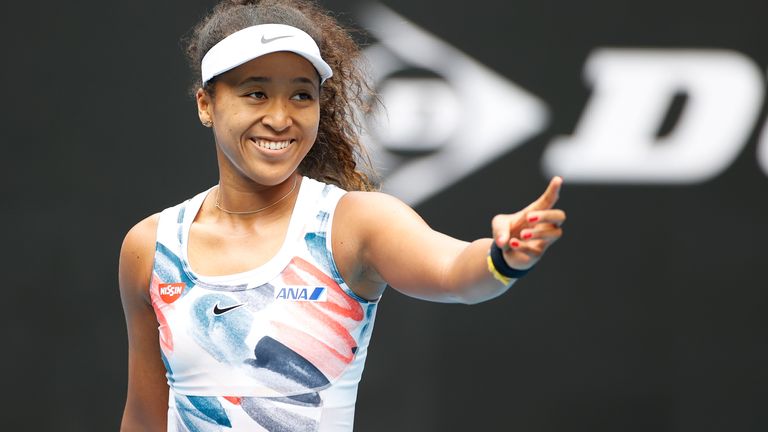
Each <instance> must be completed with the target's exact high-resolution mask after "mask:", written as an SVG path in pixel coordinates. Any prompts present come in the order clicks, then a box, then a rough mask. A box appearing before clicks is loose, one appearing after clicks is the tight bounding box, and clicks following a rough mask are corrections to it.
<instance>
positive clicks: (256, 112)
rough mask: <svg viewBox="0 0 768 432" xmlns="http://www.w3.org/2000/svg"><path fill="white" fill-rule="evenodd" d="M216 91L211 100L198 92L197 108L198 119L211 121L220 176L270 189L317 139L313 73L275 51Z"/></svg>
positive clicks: (223, 79)
mask: <svg viewBox="0 0 768 432" xmlns="http://www.w3.org/2000/svg"><path fill="white" fill-rule="evenodd" d="M214 86H215V87H214V96H213V97H210V95H208V94H207V93H205V92H204V91H202V90H199V91H198V94H197V103H198V111H199V114H200V118H201V120H210V121H212V122H213V131H214V136H215V138H216V147H217V154H218V159H219V170H220V174H221V176H222V177H224V176H232V177H239V178H241V179H244V180H250V181H252V182H255V183H258V184H261V185H268V186H272V185H276V184H278V183H281V182H283V181H285V180H286V179H287V178H288V177H289V176H290V175H291V174H292V173H293V172H294V171H295V170H296V168H297V167H298V166H299V163H301V161H302V160H303V159H304V156H306V155H307V153H308V152H309V150H310V148H312V145H313V144H314V142H315V139H316V138H317V129H318V122H319V119H320V103H319V100H320V90H319V89H320V78H319V77H318V74H317V71H316V70H315V68H314V67H313V66H312V64H311V63H310V62H309V61H307V60H306V59H304V58H303V57H301V56H299V55H297V54H294V53H291V52H276V53H271V54H267V55H264V56H262V57H258V58H255V59H253V60H251V61H249V62H248V63H245V64H243V65H241V66H238V67H237V68H235V69H232V70H231V71H228V72H225V73H224V74H222V75H220V76H219V77H218V78H217V79H216V81H215V84H214ZM206 116H207V117H206Z"/></svg>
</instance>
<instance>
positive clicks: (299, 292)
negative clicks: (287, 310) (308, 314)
mask: <svg viewBox="0 0 768 432" xmlns="http://www.w3.org/2000/svg"><path fill="white" fill-rule="evenodd" d="M327 298H328V288H326V287H316V286H292V287H283V288H280V290H278V291H277V293H276V294H275V300H289V301H311V302H315V301H317V302H324V301H327Z"/></svg>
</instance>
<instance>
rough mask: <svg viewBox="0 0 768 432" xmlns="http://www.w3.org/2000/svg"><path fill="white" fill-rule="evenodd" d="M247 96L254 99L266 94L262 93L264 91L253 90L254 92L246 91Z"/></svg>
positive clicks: (262, 97) (264, 96)
mask: <svg viewBox="0 0 768 432" xmlns="http://www.w3.org/2000/svg"><path fill="white" fill-rule="evenodd" d="M248 96H250V97H252V98H254V99H265V98H266V97H267V95H266V94H264V92H260V91H255V92H251V93H248Z"/></svg>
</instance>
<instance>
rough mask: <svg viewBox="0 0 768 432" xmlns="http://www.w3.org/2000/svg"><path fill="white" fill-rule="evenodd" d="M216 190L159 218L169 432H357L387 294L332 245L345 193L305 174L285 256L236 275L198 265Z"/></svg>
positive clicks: (158, 278) (155, 287) (158, 305)
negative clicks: (360, 280) (206, 271)
mask: <svg viewBox="0 0 768 432" xmlns="http://www.w3.org/2000/svg"><path fill="white" fill-rule="evenodd" d="M208 192H209V191H204V192H202V193H200V194H198V195H197V196H195V197H194V198H192V199H190V200H187V201H185V202H183V203H181V204H179V205H177V206H174V207H171V208H168V209H166V210H164V211H163V212H162V213H161V215H160V220H159V224H158V232H157V243H156V249H155V257H154V264H153V273H152V281H151V284H150V298H151V300H152V306H153V308H154V310H155V314H156V315H157V321H158V323H159V330H160V347H161V354H162V359H163V362H164V363H165V367H166V370H167V374H166V376H167V378H168V385H169V387H170V391H169V398H168V430H169V431H195V432H197V431H201V432H202V431H205V432H208V431H249V432H252V431H270V432H276V431H292V432H293V431H302V432H306V431H318V432H341V431H351V430H352V425H353V421H354V409H355V400H356V397H357V386H358V383H359V381H360V377H361V375H362V372H363V366H364V363H365V358H366V353H367V347H368V342H369V340H370V336H371V331H372V329H373V323H374V317H375V314H376V306H377V304H378V300H377V301H368V300H366V299H364V298H361V297H359V296H357V295H356V294H355V293H354V292H353V291H352V290H351V289H350V288H349V287H348V286H347V284H346V283H345V282H344V280H342V278H341V275H340V274H339V271H338V269H337V268H336V264H335V262H334V260H333V255H332V253H331V225H332V221H333V214H334V210H335V208H336V204H337V203H338V201H339V199H340V198H341V197H342V196H343V194H344V193H345V192H344V191H343V190H341V189H339V188H337V187H335V186H332V185H328V184H325V183H321V182H318V181H316V180H312V179H309V178H307V177H304V178H303V179H302V183H301V188H300V189H299V194H298V198H297V201H296V204H295V207H294V210H293V214H292V216H291V220H290V224H289V227H288V231H287V234H286V237H285V241H284V243H283V245H282V246H281V248H280V250H279V252H278V253H277V254H276V255H275V256H274V257H273V258H272V259H271V260H269V261H268V262H267V263H265V264H264V265H262V266H260V267H258V268H255V269H252V270H250V271H246V272H243V273H237V274H232V275H226V276H203V275H199V274H196V273H195V272H194V271H192V269H191V268H190V265H189V261H188V259H187V242H188V239H189V231H190V226H191V225H192V221H193V220H194V218H195V216H196V214H197V213H198V211H199V209H200V207H201V205H202V202H203V200H204V198H205V196H206V194H207V193H208Z"/></svg>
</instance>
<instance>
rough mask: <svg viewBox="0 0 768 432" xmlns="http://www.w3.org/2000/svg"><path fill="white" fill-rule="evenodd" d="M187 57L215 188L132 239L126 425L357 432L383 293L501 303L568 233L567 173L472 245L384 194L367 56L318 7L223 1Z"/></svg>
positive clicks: (126, 257)
mask: <svg viewBox="0 0 768 432" xmlns="http://www.w3.org/2000/svg"><path fill="white" fill-rule="evenodd" d="M188 52H189V53H190V57H191V59H192V62H193V65H194V66H193V68H194V69H196V71H197V72H198V73H199V76H200V81H199V82H197V83H196V86H195V91H194V94H195V100H196V103H197V108H198V115H199V117H200V121H201V123H202V124H203V125H205V126H206V127H210V128H212V131H213V141H214V143H215V148H216V158H217V163H218V168H219V182H218V185H215V186H213V187H211V188H210V189H208V190H206V191H202V192H199V193H198V194H197V195H195V196H194V197H192V198H191V199H189V200H187V201H185V202H183V203H180V204H178V205H176V206H174V207H171V208H168V209H165V210H163V211H162V212H160V213H158V214H155V215H152V216H150V217H148V218H146V219H145V220H143V221H141V222H139V223H138V224H137V225H136V226H134V227H133V228H132V229H131V230H130V231H129V232H128V234H127V235H126V237H125V240H124V242H123V247H122V250H121V255H120V292H121V298H122V301H123V308H124V311H125V316H126V322H127V326H128V336H129V366H128V368H129V370H128V395H127V400H126V405H125V412H124V415H123V421H122V430H123V431H147V430H163V429H167V430H172V431H218V430H221V428H227V429H228V430H236V431H254V430H268V431H324V432H341V431H350V430H352V425H353V420H354V408H355V400H356V397H357V384H358V382H359V381H360V378H361V375H362V371H363V366H364V364H365V358H366V355H367V347H368V343H369V340H370V337H371V332H372V329H373V322H374V317H375V315H376V309H377V305H378V300H379V299H380V298H381V295H382V294H383V292H384V290H385V287H386V286H388V285H391V286H392V287H394V288H395V289H397V290H399V291H401V292H403V293H405V294H407V295H410V296H412V297H417V298H421V299H426V300H431V301H438V302H463V303H477V302H481V301H484V300H488V299H491V298H493V297H496V296H498V295H500V294H502V293H503V292H505V291H506V289H508V288H509V287H510V286H511V285H512V284H513V283H514V282H515V281H516V279H518V278H520V277H522V276H523V275H524V274H525V273H526V272H527V271H528V270H529V269H530V268H531V267H532V266H533V265H534V264H535V263H536V262H537V261H538V260H539V258H540V257H541V256H542V254H543V253H544V252H545V250H546V249H547V248H548V247H549V246H550V245H551V244H552V243H553V242H555V241H556V240H557V239H558V238H559V237H560V236H561V234H562V229H561V227H560V226H561V224H562V223H563V222H564V220H565V213H564V212H563V211H561V210H557V209H553V206H554V204H555V202H556V201H557V198H558V194H559V190H560V185H561V183H562V180H561V179H559V178H554V179H553V180H552V181H551V183H550V185H549V187H548V188H547V190H546V191H545V192H544V194H543V195H542V196H541V197H540V198H539V199H538V200H536V201H535V202H534V203H532V204H530V205H529V206H527V207H526V208H524V209H523V210H521V211H519V212H517V213H513V214H503V215H497V216H496V217H494V219H493V221H492V222H491V231H492V232H493V237H494V238H493V239H491V238H485V239H478V240H475V241H474V242H471V243H467V242H464V241H460V240H457V239H454V238H451V237H449V236H446V235H444V234H441V233H439V232H436V231H433V230H432V229H430V228H429V226H427V224H426V223H425V222H424V221H423V220H422V219H421V218H420V217H419V216H418V215H417V214H416V213H415V212H414V211H413V210H412V209H411V208H409V207H408V206H406V205H405V204H404V203H402V202H401V201H399V200H397V199H396V198H394V197H391V196H388V195H385V194H381V193H377V192H372V191H371V189H373V186H372V184H371V182H370V180H369V179H368V177H367V175H366V174H365V173H364V172H363V171H361V170H358V167H357V161H360V160H363V161H364V160H365V152H364V150H363V149H362V147H361V146H360V140H359V136H358V133H357V132H358V125H356V124H355V119H357V118H358V117H357V113H359V112H365V111H366V105H365V101H366V100H368V99H369V98H372V95H371V94H370V91H369V88H370V87H369V86H368V85H367V84H366V82H365V80H364V79H363V74H362V73H361V71H360V69H359V66H358V65H359V63H358V62H357V60H358V56H359V51H358V49H357V47H356V46H355V45H354V43H353V42H352V40H351V38H350V37H349V34H348V33H347V32H346V31H344V30H343V29H341V28H340V27H339V26H338V24H336V23H335V22H334V21H333V20H332V19H331V18H329V16H328V15H327V14H325V13H324V12H323V11H321V10H319V9H317V8H316V7H315V6H313V5H312V4H309V3H305V2H303V1H295V0H282V1H275V0H273V1H260V2H259V1H256V2H222V3H220V4H219V5H218V6H216V8H215V9H214V10H213V12H212V13H211V14H210V15H209V16H207V17H206V18H205V19H204V20H203V21H202V22H201V23H200V24H199V25H198V26H197V27H196V29H195V31H194V32H193V35H192V36H191V38H190V40H189V50H188ZM382 221H385V222H386V223H382ZM493 279H497V280H499V281H501V282H502V283H501V284H496V285H489V284H487V283H485V282H488V281H491V280H493ZM491 287H492V288H491Z"/></svg>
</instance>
